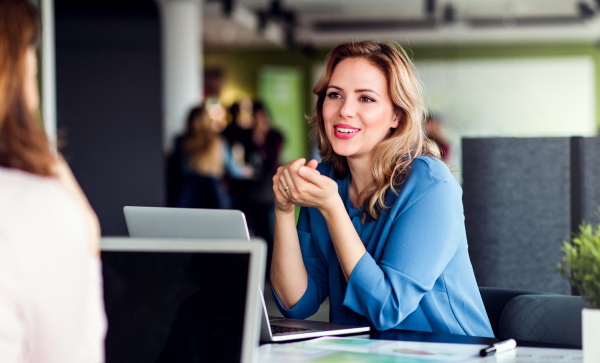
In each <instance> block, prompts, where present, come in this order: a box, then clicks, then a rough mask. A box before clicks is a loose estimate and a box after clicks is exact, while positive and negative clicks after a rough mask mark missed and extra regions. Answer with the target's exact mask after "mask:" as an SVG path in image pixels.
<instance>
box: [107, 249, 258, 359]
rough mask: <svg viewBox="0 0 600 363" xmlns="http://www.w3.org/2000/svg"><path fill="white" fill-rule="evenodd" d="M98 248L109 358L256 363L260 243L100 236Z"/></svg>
mask: <svg viewBox="0 0 600 363" xmlns="http://www.w3.org/2000/svg"><path fill="white" fill-rule="evenodd" d="M101 253H102V264H103V278H104V300H105V307H106V314H107V317H108V333H107V336H106V345H105V347H106V362H156V363H166V362H169V363H170V362H196V361H207V362H232V363H233V362H235V363H239V362H242V363H251V362H255V361H256V358H257V353H258V352H257V347H258V342H259V331H258V330H259V329H258V327H259V324H258V322H259V319H260V315H259V314H258V312H259V308H258V305H257V303H258V298H259V297H258V294H259V286H262V284H264V268H265V258H266V245H265V243H264V241H262V240H258V239H252V240H250V241H248V240H245V239H242V240H240V239H210V240H209V239H203V240H198V239H167V238H103V239H102V240H101Z"/></svg>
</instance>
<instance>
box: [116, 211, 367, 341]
mask: <svg viewBox="0 0 600 363" xmlns="http://www.w3.org/2000/svg"><path fill="white" fill-rule="evenodd" d="M123 210H124V212H125V219H126V220H127V229H128V230H129V236H130V237H193V238H214V237H215V236H218V237H221V238H243V236H242V235H243V234H244V233H246V234H247V233H248V226H247V224H246V218H244V214H243V213H242V212H241V211H236V210H220V209H186V208H157V207H125V208H123ZM219 216H220V217H223V218H226V219H227V220H226V221H225V220H223V221H217V220H216V219H217V218H218V217H219ZM179 218H184V220H183V221H182V220H180V219H179ZM199 218H205V220H211V221H213V223H204V222H200V223H199V221H197V219H199ZM186 224H190V225H186ZM130 225H131V227H130ZM199 226H202V228H200V227H199ZM242 231H244V232H243V233H242ZM247 238H249V237H247ZM258 295H259V296H260V302H259V304H260V305H262V306H261V307H260V311H261V315H262V318H261V330H260V341H262V342H279V341H289V340H298V339H308V338H315V337H321V336H327V335H344V334H354V333H362V332H368V331H369V330H370V327H368V326H355V325H346V324H336V323H329V322H321V321H313V320H298V319H283V318H270V317H269V316H268V314H267V306H266V304H265V300H264V296H263V294H262V291H261V292H260V293H259V294H258Z"/></svg>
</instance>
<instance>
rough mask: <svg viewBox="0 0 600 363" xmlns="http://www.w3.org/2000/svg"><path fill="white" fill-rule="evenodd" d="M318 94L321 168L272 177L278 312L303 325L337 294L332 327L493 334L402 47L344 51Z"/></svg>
mask: <svg viewBox="0 0 600 363" xmlns="http://www.w3.org/2000/svg"><path fill="white" fill-rule="evenodd" d="M313 93H314V94H315V95H317V97H318V100H317V104H316V107H315V112H314V116H313V117H312V120H311V121H312V123H314V124H315V125H316V137H317V142H318V148H319V153H320V155H321V157H322V159H323V161H322V163H321V164H319V165H317V162H316V161H315V160H311V161H310V162H308V163H307V164H306V165H305V162H306V160H304V159H300V160H295V161H292V162H290V163H289V164H288V165H286V166H283V167H280V168H279V169H278V171H277V174H276V175H275V176H274V178H273V190H274V193H275V198H276V208H275V210H276V212H275V243H274V248H273V262H272V267H271V283H272V286H273V291H274V293H275V296H276V303H277V304H278V306H279V309H280V311H281V312H282V313H283V315H284V316H286V317H291V318H299V319H303V318H306V317H309V316H310V315H312V314H314V313H315V312H316V311H317V309H318V308H319V306H320V304H321V303H322V302H323V301H324V300H325V298H327V297H328V296H329V298H330V316H331V320H332V321H333V322H336V323H348V324H357V323H358V324H368V325H371V326H372V327H374V328H375V329H377V330H387V329H391V328H397V329H409V330H418V331H430V332H438V333H452V334H462V335H473V336H484V337H492V336H493V332H492V329H491V326H490V323H489V320H488V317H487V314H486V311H485V308H484V306H483V303H482V301H481V296H480V294H479V290H478V287H477V283H476V281H475V276H474V274H473V269H472V267H471V263H470V260H469V255H468V253H467V240H466V234H465V226H464V216H463V208H462V201H461V195H462V191H461V188H460V186H459V185H458V184H457V182H456V181H455V180H454V178H453V177H452V175H451V173H450V171H449V170H448V168H447V167H446V165H445V164H444V163H443V162H442V161H440V160H439V150H438V149H437V147H436V146H435V144H433V143H432V142H431V141H429V140H427V139H426V138H425V137H424V133H423V127H422V123H423V119H422V118H423V107H422V100H421V96H420V94H419V87H418V84H417V80H416V78H415V76H414V74H413V72H412V70H411V63H410V61H409V59H408V57H407V55H406V53H405V52H404V50H403V49H402V48H401V47H400V46H398V45H395V44H384V43H375V42H360V43H345V44H340V45H338V46H337V47H336V48H335V49H334V50H333V51H332V52H331V54H330V55H329V57H328V59H327V65H326V69H325V72H324V74H323V76H322V77H321V79H320V81H319V82H318V83H317V85H316V86H315V88H314V90H313ZM296 205H299V206H301V207H302V208H301V211H300V217H299V220H298V224H297V226H296V225H295V219H294V207H295V206H296Z"/></svg>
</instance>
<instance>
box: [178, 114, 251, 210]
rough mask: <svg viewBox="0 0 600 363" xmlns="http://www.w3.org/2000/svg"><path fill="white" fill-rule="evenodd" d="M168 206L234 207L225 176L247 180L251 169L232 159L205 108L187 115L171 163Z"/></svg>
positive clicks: (225, 143)
mask: <svg viewBox="0 0 600 363" xmlns="http://www.w3.org/2000/svg"><path fill="white" fill-rule="evenodd" d="M168 170H169V183H168V184H169V195H170V198H169V199H170V203H169V205H171V206H174V207H179V208H231V200H230V197H229V193H228V191H227V186H226V185H225V184H224V176H225V174H226V173H227V174H229V175H231V176H232V177H233V178H248V177H250V176H252V169H251V168H250V167H248V166H245V165H240V164H238V163H236V162H235V161H234V160H233V159H232V158H231V153H230V150H229V147H228V145H227V142H226V141H225V140H224V139H223V138H222V137H221V136H220V135H219V134H218V133H217V132H216V131H215V129H214V128H213V120H212V119H211V118H210V117H209V115H208V113H207V111H206V108H205V106H204V105H201V106H198V107H194V108H193V109H192V110H191V111H190V112H189V114H188V118H187V128H186V132H185V134H184V135H182V136H179V137H178V138H177V139H176V140H175V147H174V151H173V154H172V155H171V156H170V157H169V161H168Z"/></svg>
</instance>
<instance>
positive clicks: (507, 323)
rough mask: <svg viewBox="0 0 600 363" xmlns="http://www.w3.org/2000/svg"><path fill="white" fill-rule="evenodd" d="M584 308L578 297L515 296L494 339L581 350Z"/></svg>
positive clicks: (506, 308) (505, 310)
mask: <svg viewBox="0 0 600 363" xmlns="http://www.w3.org/2000/svg"><path fill="white" fill-rule="evenodd" d="M584 307H585V302H584V300H583V299H582V298H581V296H566V295H520V296H516V297H514V298H513V299H511V300H510V301H509V302H508V303H507V304H506V306H505V307H504V311H503V313H502V316H501V317H500V332H499V334H498V336H497V337H498V338H499V339H508V338H513V339H516V340H524V341H528V342H538V343H548V344H561V345H567V346H572V347H576V348H581V309H583V308H584Z"/></svg>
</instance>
